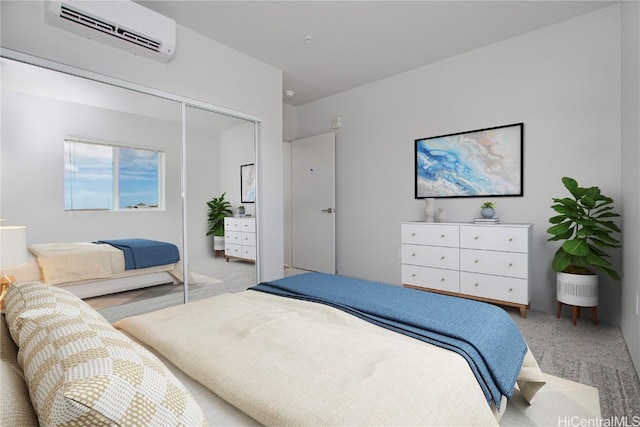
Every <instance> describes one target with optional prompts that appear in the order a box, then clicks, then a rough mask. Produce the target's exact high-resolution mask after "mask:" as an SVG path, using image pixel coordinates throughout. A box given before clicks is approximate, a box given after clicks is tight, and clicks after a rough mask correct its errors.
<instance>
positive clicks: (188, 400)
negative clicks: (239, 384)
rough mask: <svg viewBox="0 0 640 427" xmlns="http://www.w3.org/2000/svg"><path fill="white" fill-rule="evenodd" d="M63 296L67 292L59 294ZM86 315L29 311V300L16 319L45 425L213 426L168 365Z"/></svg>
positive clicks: (35, 400)
mask: <svg viewBox="0 0 640 427" xmlns="http://www.w3.org/2000/svg"><path fill="white" fill-rule="evenodd" d="M40 285H41V286H43V287H50V286H48V285H44V284H40ZM12 287H13V286H12ZM26 287H27V288H28V289H29V290H30V292H33V291H34V288H35V287H34V285H33V284H29V285H27V286H26ZM17 288H20V284H18V286H17ZM58 291H63V290H61V289H58V290H57V291H56V290H54V291H53V293H54V294H56V293H57V292H58ZM64 292H66V291H64ZM65 298H66V297H65ZM38 301H39V302H37V305H39V306H40V305H41V301H40V300H38ZM8 303H9V302H8ZM76 303H80V305H82V304H85V303H84V302H83V301H81V300H79V299H78V300H77V302H76ZM7 310H9V304H7ZM85 310H86V308H82V309H80V310H75V309H73V310H71V311H72V312H74V313H75V315H70V314H67V313H66V312H68V311H69V309H68V306H67V305H65V308H64V309H63V311H65V313H62V314H61V313H57V312H55V310H49V309H42V307H40V308H37V309H35V311H34V310H31V311H30V308H29V301H28V300H26V307H22V314H19V315H14V316H13V317H12V319H13V320H14V321H18V320H19V323H20V327H19V328H15V329H16V330H17V331H18V333H17V343H18V346H19V348H20V350H19V355H18V361H19V362H20V363H21V364H22V367H23V370H24V375H25V377H26V380H27V385H28V387H29V391H30V394H31V400H32V403H33V407H34V409H35V411H36V413H37V415H38V419H39V420H40V423H41V424H42V425H47V426H62V425H91V426H98V425H105V426H106V425H109V426H112V425H120V426H132V425H144V426H168V425H185V426H200V425H206V424H207V423H206V420H205V418H204V415H203V413H202V410H201V409H200V407H199V406H198V404H197V403H196V402H195V400H194V399H193V397H192V396H191V394H190V393H189V392H188V391H187V390H186V389H185V388H184V386H183V385H182V384H181V383H180V382H179V380H178V379H177V378H175V377H174V376H173V374H172V373H171V372H170V371H169V370H168V369H167V368H166V367H165V366H164V365H163V364H162V362H160V361H159V360H158V359H157V358H156V357H155V356H154V355H153V354H151V353H150V352H149V351H147V350H146V349H145V348H143V347H142V346H140V345H138V344H136V343H135V342H133V341H131V340H130V339H129V338H128V337H126V336H125V335H123V334H122V333H120V332H119V331H117V330H116V329H114V328H113V327H112V326H111V325H110V324H109V323H108V322H106V321H105V320H104V319H103V318H102V317H100V316H99V315H98V317H96V316H95V315H93V314H91V313H85ZM96 314H97V313H96ZM7 320H8V321H9V319H7ZM10 329H11V328H10ZM15 339H16V338H15V337H14V340H15Z"/></svg>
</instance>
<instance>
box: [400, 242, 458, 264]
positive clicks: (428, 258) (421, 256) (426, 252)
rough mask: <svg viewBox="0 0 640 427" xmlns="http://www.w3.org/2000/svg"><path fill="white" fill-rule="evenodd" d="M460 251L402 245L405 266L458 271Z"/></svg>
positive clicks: (438, 247) (456, 249)
mask: <svg viewBox="0 0 640 427" xmlns="http://www.w3.org/2000/svg"><path fill="white" fill-rule="evenodd" d="M458 254H459V249H458V248H446V247H441V246H420V245H402V250H401V256H402V263H403V264H412V265H423V266H426V267H435V268H446V269H449V270H458V269H459V267H460V262H459V260H458V259H459V255H458Z"/></svg>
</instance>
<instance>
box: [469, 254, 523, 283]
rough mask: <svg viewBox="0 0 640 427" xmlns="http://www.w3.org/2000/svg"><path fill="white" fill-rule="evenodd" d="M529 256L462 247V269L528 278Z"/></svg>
mask: <svg viewBox="0 0 640 427" xmlns="http://www.w3.org/2000/svg"><path fill="white" fill-rule="evenodd" d="M528 262H529V257H528V256H527V254H523V253H518V252H497V251H481V250H475V249H460V270H461V271H469V272H472V273H484V274H495V275H498V276H508V277H519V278H522V279H526V278H527V277H528V270H529V264H528Z"/></svg>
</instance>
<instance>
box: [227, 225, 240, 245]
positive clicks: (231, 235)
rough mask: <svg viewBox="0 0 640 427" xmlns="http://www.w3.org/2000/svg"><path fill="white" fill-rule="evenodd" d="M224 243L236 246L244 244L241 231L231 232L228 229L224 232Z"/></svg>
mask: <svg viewBox="0 0 640 427" xmlns="http://www.w3.org/2000/svg"><path fill="white" fill-rule="evenodd" d="M224 242H225V244H227V243H228V244H236V245H239V244H240V243H242V233H240V232H239V231H229V230H227V229H225V230H224Z"/></svg>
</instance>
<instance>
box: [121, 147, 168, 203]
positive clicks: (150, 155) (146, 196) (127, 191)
mask: <svg viewBox="0 0 640 427" xmlns="http://www.w3.org/2000/svg"><path fill="white" fill-rule="evenodd" d="M119 156H120V158H119V161H120V206H121V207H129V206H136V205H138V204H140V203H144V204H145V205H147V206H157V205H158V157H159V156H158V153H157V152H155V151H147V150H136V149H131V148H120V150H119Z"/></svg>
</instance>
